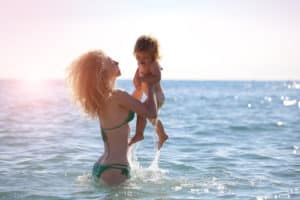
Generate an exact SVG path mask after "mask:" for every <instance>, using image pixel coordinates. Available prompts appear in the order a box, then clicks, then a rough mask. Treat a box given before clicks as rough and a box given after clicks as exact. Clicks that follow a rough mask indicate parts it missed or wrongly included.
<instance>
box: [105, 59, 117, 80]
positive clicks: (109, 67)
mask: <svg viewBox="0 0 300 200" xmlns="http://www.w3.org/2000/svg"><path fill="white" fill-rule="evenodd" d="M104 69H105V71H107V75H108V78H109V79H112V78H116V77H118V76H120V75H121V71H120V68H119V63H118V62H117V61H115V60H113V59H111V58H110V57H108V56H107V57H105V60H104Z"/></svg>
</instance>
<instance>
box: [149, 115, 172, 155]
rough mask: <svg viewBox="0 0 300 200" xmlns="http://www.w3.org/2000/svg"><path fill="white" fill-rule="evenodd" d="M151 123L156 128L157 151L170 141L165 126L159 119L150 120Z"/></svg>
mask: <svg viewBox="0 0 300 200" xmlns="http://www.w3.org/2000/svg"><path fill="white" fill-rule="evenodd" d="M150 121H151V123H152V125H153V126H154V127H155V130H156V133H157V136H158V144H157V149H158V150H159V149H160V148H161V147H162V146H163V144H164V142H165V141H166V140H167V139H168V135H167V134H166V132H165V129H164V126H163V124H162V122H161V121H160V120H159V119H150Z"/></svg>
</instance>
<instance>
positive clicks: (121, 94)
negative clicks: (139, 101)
mask: <svg viewBox="0 0 300 200" xmlns="http://www.w3.org/2000/svg"><path fill="white" fill-rule="evenodd" d="M128 96H130V95H129V94H128V92H126V91H125V90H122V89H115V90H114V91H113V92H112V94H111V98H112V100H122V99H124V98H126V97H128Z"/></svg>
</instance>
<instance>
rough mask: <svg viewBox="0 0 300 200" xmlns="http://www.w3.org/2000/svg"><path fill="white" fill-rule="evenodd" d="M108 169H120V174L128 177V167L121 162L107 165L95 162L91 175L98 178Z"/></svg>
mask: <svg viewBox="0 0 300 200" xmlns="http://www.w3.org/2000/svg"><path fill="white" fill-rule="evenodd" d="M108 169H119V170H121V174H123V175H125V176H127V177H128V178H129V177H130V167H129V166H128V165H123V164H108V165H100V164H99V163H95V164H94V167H93V177H95V178H100V176H101V174H102V173H103V172H104V171H106V170H108Z"/></svg>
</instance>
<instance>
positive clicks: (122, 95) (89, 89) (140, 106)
mask: <svg viewBox="0 0 300 200" xmlns="http://www.w3.org/2000/svg"><path fill="white" fill-rule="evenodd" d="M120 75H121V73H120V69H119V66H118V62H116V61H114V60H112V59H111V58H110V57H108V56H107V55H105V53H104V52H103V51H101V50H96V51H90V52H87V53H85V54H83V55H81V56H80V57H79V58H78V59H77V60H75V61H74V62H73V63H72V65H71V66H70V68H69V71H68V80H69V83H70V85H71V88H72V91H73V97H74V99H75V102H77V103H79V105H80V106H81V107H82V108H83V110H84V111H85V112H86V113H87V114H88V116H90V117H92V118H98V119H99V123H100V127H101V134H102V139H103V142H104V153H103V155H102V156H101V157H100V158H99V159H98V161H97V162H96V163H95V165H94V167H93V176H94V177H96V178H100V179H101V180H103V181H104V182H105V183H107V184H109V185H116V184H120V183H122V182H124V181H125V180H126V179H127V178H128V177H129V172H130V171H129V170H130V168H129V163H128V159H127V151H128V137H129V133H130V129H129V125H128V122H130V121H131V120H132V119H133V117H134V113H137V114H139V115H142V116H144V117H149V118H155V117H156V115H157V112H156V106H155V103H154V95H153V87H152V86H151V85H148V88H149V94H148V98H147V100H146V101H145V102H144V103H141V102H140V101H138V100H136V99H135V98H133V97H132V96H130V95H129V94H128V93H127V92H124V91H121V90H117V89H114V85H115V80H116V78H117V77H118V76H120Z"/></svg>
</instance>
